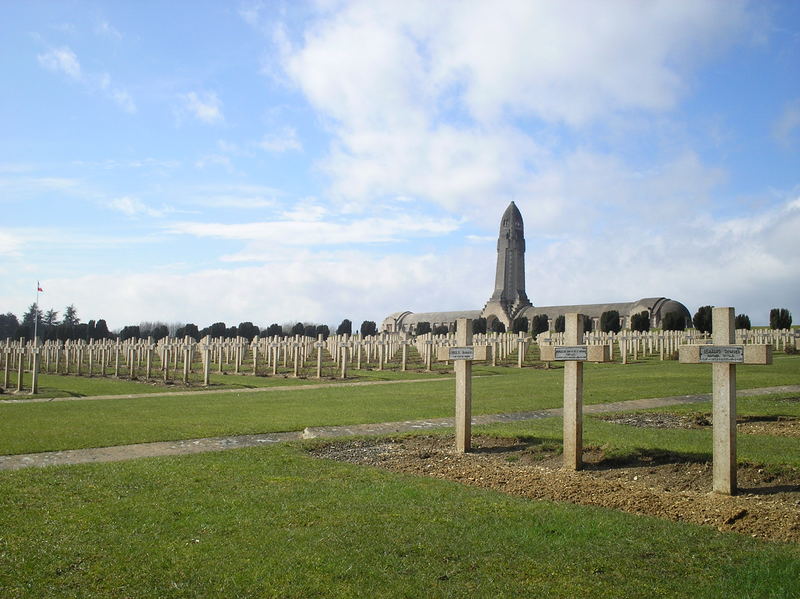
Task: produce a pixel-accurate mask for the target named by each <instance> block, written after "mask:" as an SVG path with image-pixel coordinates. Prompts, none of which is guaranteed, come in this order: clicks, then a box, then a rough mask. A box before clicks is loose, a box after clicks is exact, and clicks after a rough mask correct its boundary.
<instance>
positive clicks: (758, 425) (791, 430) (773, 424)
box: [597, 412, 800, 437]
mask: <svg viewBox="0 0 800 599" xmlns="http://www.w3.org/2000/svg"><path fill="white" fill-rule="evenodd" d="M597 418H600V419H602V420H606V421H607V422H612V423H614V424H626V425H628V426H637V427H643V428H700V429H702V428H709V427H710V426H711V424H712V418H711V415H710V414H707V413H696V414H669V413H660V412H639V413H637V414H623V415H613V414H612V415H601V416H597ZM736 430H737V432H738V433H741V434H744V435H773V436H779V437H800V418H794V417H792V416H743V417H739V418H737V419H736Z"/></svg>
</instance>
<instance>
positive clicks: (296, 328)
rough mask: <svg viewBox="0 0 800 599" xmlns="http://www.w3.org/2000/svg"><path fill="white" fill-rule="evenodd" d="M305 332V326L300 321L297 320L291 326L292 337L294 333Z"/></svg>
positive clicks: (300, 333) (301, 333)
mask: <svg viewBox="0 0 800 599" xmlns="http://www.w3.org/2000/svg"><path fill="white" fill-rule="evenodd" d="M305 332H306V327H305V326H304V325H303V323H302V322H298V323H297V324H296V325H294V326H293V327H292V337H294V336H295V335H304V334H305Z"/></svg>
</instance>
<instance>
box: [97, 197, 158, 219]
mask: <svg viewBox="0 0 800 599" xmlns="http://www.w3.org/2000/svg"><path fill="white" fill-rule="evenodd" d="M108 207H109V208H112V209H113V210H117V211H118V212H122V214H124V215H126V216H132V217H134V216H152V217H160V216H163V215H164V214H165V213H166V212H169V210H167V209H163V208H162V209H161V210H157V209H155V208H151V207H150V206H148V205H147V204H145V203H144V202H142V201H141V200H140V199H138V198H133V197H130V196H123V197H121V198H115V199H113V200H110V201H109V202H108Z"/></svg>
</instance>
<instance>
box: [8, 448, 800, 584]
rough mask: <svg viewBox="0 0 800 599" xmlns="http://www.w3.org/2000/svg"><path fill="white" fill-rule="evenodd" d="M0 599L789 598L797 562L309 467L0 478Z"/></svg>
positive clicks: (218, 461)
mask: <svg viewBox="0 0 800 599" xmlns="http://www.w3.org/2000/svg"><path fill="white" fill-rule="evenodd" d="M0 531H2V532H0V596H2V597H3V598H4V599H6V598H8V599H12V598H23V597H25V598H28V597H30V598H36V599H40V598H49V597H130V598H139V597H154V598H155V597H158V598H173V597H187V598H189V597H191V598H194V597H298V598H308V597H333V598H335V597H592V598H603V597H609V598H610V597H614V598H617V597H642V598H648V599H649V598H651V597H686V596H689V595H690V596H692V597H774V598H779V597H785V598H789V597H797V596H798V595H800V547H799V546H798V545H796V544H781V543H769V542H763V541H757V540H755V539H751V538H748V537H744V536H741V535H738V534H733V533H720V532H716V531H713V530H711V529H708V528H703V527H699V526H694V525H689V524H680V523H677V524H676V523H671V522H667V521H662V520H657V519H653V518H648V517H642V516H633V515H629V514H624V513H620V512H615V511H611V510H606V509H599V508H588V507H579V506H573V505H570V504H558V503H551V502H546V501H529V500H525V499H521V498H516V497H510V496H505V495H503V494H500V493H496V492H493V491H489V490H482V489H477V488H474V487H466V486H461V485H459V484H456V483H452V482H448V481H441V480H434V479H426V478H418V477H412V476H408V475H400V474H392V473H387V472H382V471H379V470H376V469H372V468H363V467H358V466H354V465H348V464H340V463H333V462H328V461H321V460H314V459H313V458H310V457H308V456H307V455H305V454H304V452H303V451H302V450H301V449H299V448H298V447H296V446H273V447H268V448H258V449H248V450H233V451H227V452H221V453H215V454H203V455H193V456H186V457H181V458H154V459H140V460H134V461H131V462H122V463H109V464H92V465H81V466H67V467H50V468H44V469H30V470H23V471H16V472H0Z"/></svg>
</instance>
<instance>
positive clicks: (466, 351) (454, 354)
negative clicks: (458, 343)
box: [448, 347, 475, 360]
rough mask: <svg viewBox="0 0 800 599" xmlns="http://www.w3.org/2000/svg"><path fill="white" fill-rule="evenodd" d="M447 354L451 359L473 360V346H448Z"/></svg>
mask: <svg viewBox="0 0 800 599" xmlns="http://www.w3.org/2000/svg"><path fill="white" fill-rule="evenodd" d="M448 355H449V356H450V359H451V360H474V359H475V348H474V347H450V348H448Z"/></svg>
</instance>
